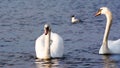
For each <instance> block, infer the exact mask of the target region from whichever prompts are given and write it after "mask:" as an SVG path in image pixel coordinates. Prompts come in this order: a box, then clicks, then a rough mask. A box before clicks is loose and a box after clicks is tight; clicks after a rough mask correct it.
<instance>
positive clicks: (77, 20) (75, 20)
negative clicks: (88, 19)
mask: <svg viewBox="0 0 120 68" xmlns="http://www.w3.org/2000/svg"><path fill="white" fill-rule="evenodd" d="M71 22H72V23H73V24H74V23H76V22H80V20H79V19H77V18H75V16H74V15H72V16H71Z"/></svg>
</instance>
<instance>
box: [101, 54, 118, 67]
mask: <svg viewBox="0 0 120 68" xmlns="http://www.w3.org/2000/svg"><path fill="white" fill-rule="evenodd" d="M114 56H117V58H118V59H119V58H120V55H103V61H104V68H118V66H117V61H118V59H117V60H116V58H114Z"/></svg>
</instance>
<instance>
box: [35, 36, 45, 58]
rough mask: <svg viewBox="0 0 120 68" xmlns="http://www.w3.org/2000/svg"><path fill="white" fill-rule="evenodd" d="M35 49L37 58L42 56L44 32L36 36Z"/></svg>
mask: <svg viewBox="0 0 120 68" xmlns="http://www.w3.org/2000/svg"><path fill="white" fill-rule="evenodd" d="M35 51H36V57H37V58H43V57H44V34H43V35H41V36H40V37H38V38H37V40H36V42H35Z"/></svg>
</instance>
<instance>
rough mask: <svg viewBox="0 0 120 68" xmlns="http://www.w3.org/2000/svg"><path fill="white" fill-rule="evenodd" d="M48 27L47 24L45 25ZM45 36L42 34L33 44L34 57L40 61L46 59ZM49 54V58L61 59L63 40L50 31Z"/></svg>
mask: <svg viewBox="0 0 120 68" xmlns="http://www.w3.org/2000/svg"><path fill="white" fill-rule="evenodd" d="M46 25H47V26H48V24H46ZM45 36H46V35H45V34H42V35H41V36H40V37H38V38H37V40H36V43H35V50H36V57H37V58H40V59H46V57H45V51H46V48H45V40H46V39H45V38H46V37H45ZM49 42H50V44H49V49H50V50H49V53H50V58H55V57H62V56H63V52H64V45H63V39H62V37H60V36H59V35H58V34H57V33H53V32H51V31H50V40H49Z"/></svg>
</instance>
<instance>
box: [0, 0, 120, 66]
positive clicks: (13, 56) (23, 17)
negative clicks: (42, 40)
mask: <svg viewBox="0 0 120 68" xmlns="http://www.w3.org/2000/svg"><path fill="white" fill-rule="evenodd" d="M119 3H120V1H119V0H111V1H110V0H106V1H105V0H102V1H101V0H99V1H95V0H0V68H110V67H112V68H119V67H120V56H119V55H110V56H103V55H99V54H98V51H99V48H100V46H101V43H102V38H103V33H104V28H105V22H106V19H105V16H103V15H101V16H99V17H95V16H94V15H95V13H96V11H97V10H98V9H99V8H100V7H102V6H107V7H109V8H110V9H111V11H112V13H113V25H112V28H111V32H110V35H109V39H111V40H116V39H119V38H120V13H119V12H120V4H119ZM73 14H74V15H75V16H76V17H77V18H79V19H81V20H82V22H80V23H77V24H71V22H70V16H71V15H73ZM45 23H49V24H51V26H52V31H53V32H56V33H58V34H59V35H61V36H62V37H63V39H64V45H65V51H64V57H63V59H52V60H50V61H48V62H46V61H36V59H35V49H34V47H35V40H36V38H37V37H38V36H40V35H41V34H42V33H43V25H44V24H45Z"/></svg>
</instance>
